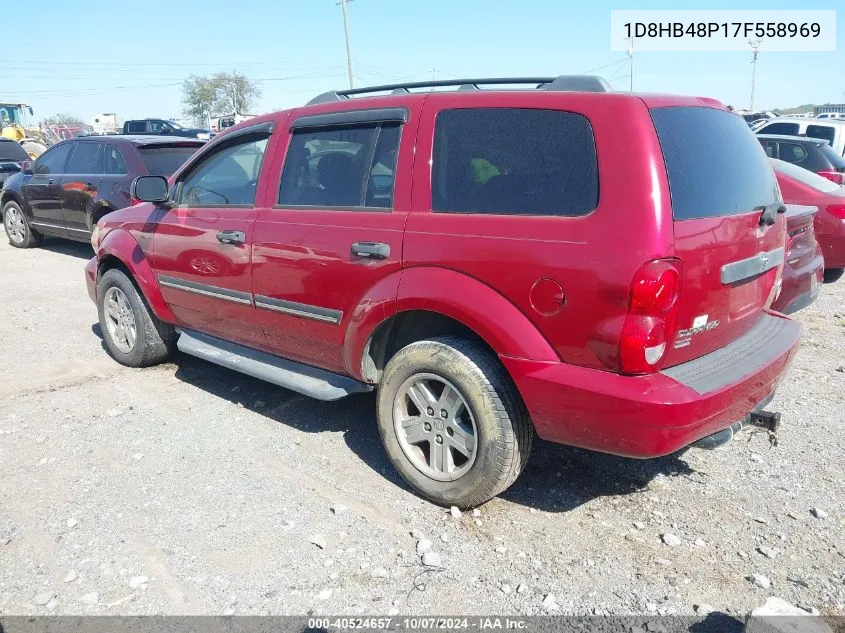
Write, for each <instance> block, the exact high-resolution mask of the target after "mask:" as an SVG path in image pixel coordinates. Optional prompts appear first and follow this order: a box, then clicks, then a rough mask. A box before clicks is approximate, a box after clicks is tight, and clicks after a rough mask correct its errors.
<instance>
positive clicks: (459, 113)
mask: <svg viewBox="0 0 845 633" xmlns="http://www.w3.org/2000/svg"><path fill="white" fill-rule="evenodd" d="M431 193H432V196H431V197H432V209H433V210H434V211H445V212H454V213H492V214H509V215H510V214H518V215H567V216H576V215H584V214H586V213H589V212H590V211H592V210H593V209H595V208H596V205H597V204H598V196H599V181H598V165H597V162H596V146H595V141H594V139H593V130H592V127H591V126H590V123H589V121H588V120H587V119H586V118H585V117H583V116H581V115H580V114H573V113H571V112H558V111H555V110H529V109H513V108H474V109H467V110H445V111H443V112H441V113H440V114H438V115H437V122H436V126H435V132H434V162H433V164H432V192H431Z"/></svg>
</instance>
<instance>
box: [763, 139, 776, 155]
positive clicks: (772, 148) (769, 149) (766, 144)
mask: <svg viewBox="0 0 845 633" xmlns="http://www.w3.org/2000/svg"><path fill="white" fill-rule="evenodd" d="M760 145H762V146H763V149H764V150H765V152H766V156H768V157H769V158H777V157H778V144H777V143H775V142H774V141H762V140H761V141H760Z"/></svg>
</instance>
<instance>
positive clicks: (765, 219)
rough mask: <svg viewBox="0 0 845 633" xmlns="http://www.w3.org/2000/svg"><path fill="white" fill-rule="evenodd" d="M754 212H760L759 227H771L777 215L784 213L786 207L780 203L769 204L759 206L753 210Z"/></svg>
mask: <svg viewBox="0 0 845 633" xmlns="http://www.w3.org/2000/svg"><path fill="white" fill-rule="evenodd" d="M754 210H755V211H762V212H763V215H761V216H760V226H763V225H764V224H765V225H766V226H771V225H772V224H774V223H775V221H776V220H777V214H778V213H786V207H785V206H784V205H783V204H782V203H780V202H772V203H771V204H765V205H761V206H759V207H756V208H755V209H754Z"/></svg>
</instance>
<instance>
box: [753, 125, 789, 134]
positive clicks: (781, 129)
mask: <svg viewBox="0 0 845 633" xmlns="http://www.w3.org/2000/svg"><path fill="white" fill-rule="evenodd" d="M756 131H757V133H758V134H788V135H795V134H798V124H797V123H770V124H769V125H764V126H763V127H761V128H759V129H758V130H756Z"/></svg>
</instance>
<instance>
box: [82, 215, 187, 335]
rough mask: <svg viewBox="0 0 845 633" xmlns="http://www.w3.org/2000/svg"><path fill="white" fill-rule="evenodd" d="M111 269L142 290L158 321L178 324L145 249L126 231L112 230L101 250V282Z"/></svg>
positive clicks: (99, 259)
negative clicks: (127, 276) (122, 272)
mask: <svg viewBox="0 0 845 633" xmlns="http://www.w3.org/2000/svg"><path fill="white" fill-rule="evenodd" d="M111 268H122V269H123V270H124V272H126V273H127V274H128V275H129V276H130V278H131V279H132V280H133V281H134V282H135V284H136V285H137V286H138V290H140V292H141V295H142V296H143V297H144V300H145V301H146V302H147V305H148V306H149V307H150V309H151V310H152V311H153V314H155V316H156V317H157V318H159V319H160V320H162V321H165V322H167V323H174V322H175V320H176V317H175V316H174V315H173V312H172V311H171V310H170V307H169V306H168V305H167V302H166V301H165V300H164V296H163V295H162V294H161V288H160V287H159V285H158V280H157V278H156V275H155V273H154V272H153V269H152V266H151V265H150V262H149V260H148V259H147V257H146V255H145V254H144V251H143V249H142V248H141V246H140V245H139V244H138V242H137V241H136V240H135V238H134V237H133V236H132V234H131V233H129V232H128V231H126V230H124V229H112V230H111V231H109V232H108V233H107V234H106V236H105V237H104V238H103V239H102V241H101V242H100V246H99V248H98V249H97V280H98V281H99V279H100V277H102V276H103V274H104V273H105V272H106V271H107V270H110V269H111Z"/></svg>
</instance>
